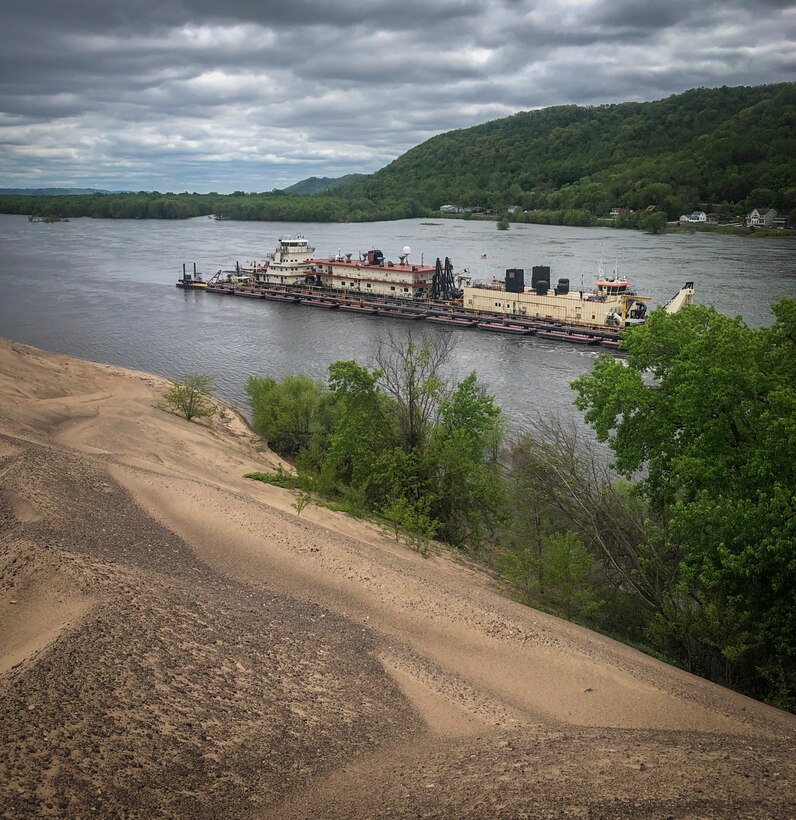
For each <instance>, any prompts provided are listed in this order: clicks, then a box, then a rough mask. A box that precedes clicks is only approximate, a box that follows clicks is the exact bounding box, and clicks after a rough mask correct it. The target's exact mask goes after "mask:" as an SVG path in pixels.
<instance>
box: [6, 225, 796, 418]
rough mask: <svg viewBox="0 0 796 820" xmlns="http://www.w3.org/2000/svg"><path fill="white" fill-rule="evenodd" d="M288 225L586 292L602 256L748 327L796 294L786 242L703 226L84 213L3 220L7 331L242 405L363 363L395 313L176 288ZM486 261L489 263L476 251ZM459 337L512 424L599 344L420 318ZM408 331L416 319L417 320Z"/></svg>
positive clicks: (271, 242)
mask: <svg viewBox="0 0 796 820" xmlns="http://www.w3.org/2000/svg"><path fill="white" fill-rule="evenodd" d="M284 233H302V234H304V235H305V236H307V238H308V239H309V240H310V241H311V243H312V244H314V245H315V246H316V248H317V255H318V256H329V255H333V254H336V253H337V252H338V250H340V251H342V252H343V253H347V252H354V253H357V252H359V251H364V250H368V249H369V248H371V247H378V248H381V249H382V250H383V251H384V253H385V255H386V257H387V258H388V259H394V260H396V261H397V258H398V254H399V253H400V252H401V249H402V248H403V246H404V245H409V246H410V247H411V248H412V253H411V256H410V259H411V260H412V261H416V262H420V261H421V259H422V261H425V262H426V263H433V262H434V260H435V259H436V258H437V256H440V257H445V256H450V257H451V259H452V260H453V263H454V267H455V269H456V270H457V271H458V270H461V269H464V268H467V269H469V270H470V272H471V273H472V274H473V275H474V276H475V277H476V278H484V279H489V278H491V277H492V276H493V275H498V276H501V277H502V274H503V272H504V271H505V269H506V268H512V267H524V268H526V269H530V267H531V266H532V265H537V264H549V265H550V266H551V268H552V276H553V278H554V279H557V278H560V277H566V278H569V280H570V281H571V282H572V285H573V287H577V286H578V285H579V284H580V283H581V282H583V284H584V286H585V287H586V288H589V287H590V286H591V285H592V283H593V281H594V279H595V278H596V274H597V268H598V265H599V261H600V258H601V255H602V256H604V259H605V267H606V269H609V270H612V269H613V268H614V265H615V264H616V263H617V262H618V267H619V271H620V272H621V273H622V274H625V275H627V276H628V277H629V278H630V279H631V281H632V282H633V283H634V285H635V286H636V289H637V291H638V292H639V293H642V294H645V295H649V296H652V297H653V299H654V300H655V302H656V303H657V304H660V303H661V302H665V301H666V300H667V299H669V298H670V297H671V296H673V295H674V294H675V293H676V292H677V290H678V289H679V288H680V287H681V286H682V285H683V284H684V283H685V282H686V281H687V280H693V281H694V282H695V283H696V289H697V296H696V298H697V301H699V302H703V303H709V304H714V305H715V306H716V307H717V308H718V309H719V310H720V311H722V312H724V313H728V314H741V315H742V316H743V317H744V319H745V320H746V321H747V322H749V323H750V324H752V325H762V324H768V323H769V322H770V321H771V316H770V312H769V306H770V304H771V303H772V302H773V301H775V300H776V299H778V298H780V297H781V296H783V295H789V296H796V271H795V270H794V258H795V257H796V254H795V253H794V251H796V242H794V240H793V239H792V238H787V239H781V240H779V239H774V240H770V239H768V240H765V239H764V240H761V239H750V238H743V237H729V236H715V235H707V234H693V235H669V236H648V235H646V234H642V233H637V232H634V231H617V230H611V229H603V228H567V227H553V226H535V225H516V226H512V228H511V230H509V231H505V232H503V231H497V230H496V229H495V226H494V223H491V222H490V223H487V222H478V221H468V222H465V221H444V222H442V224H423V222H422V221H420V220H402V221H400V222H379V223H367V224H350V225H349V224H346V225H329V224H289V223H288V224H286V223H262V222H226V221H215V220H211V219H206V218H198V219H192V220H188V221H185V222H173V221H128V220H124V221H113V220H92V219H77V220H73V221H71V222H67V223H53V224H49V225H48V224H44V223H29V222H28V221H27V218H25V217H20V216H5V215H0V250H1V251H2V252H1V253H0V286H1V288H2V289H1V290H0V293H2V296H1V297H0V335H4V336H10V337H11V338H14V339H17V340H19V341H22V342H26V343H28V344H32V345H36V346H38V347H42V348H45V349H47V350H54V351H58V352H62V353H68V354H70V355H73V356H78V357H81V358H87V359H93V360H96V361H103V362H109V363H112V364H119V365H123V366H126V367H132V368H136V369H139V370H148V371H152V372H155V373H159V374H162V375H165V376H171V377H174V376H179V375H182V374H184V373H187V372H202V373H209V374H210V375H212V376H213V377H214V379H215V382H216V385H217V388H218V392H219V393H220V395H222V396H223V397H224V398H225V399H227V400H228V401H231V402H232V403H234V404H236V405H238V406H240V407H243V408H245V393H244V389H243V388H244V385H245V382H246V379H247V377H248V376H250V375H254V374H257V375H266V374H267V375H273V376H281V375H283V374H285V373H306V374H308V375H310V376H313V377H316V378H324V377H325V375H326V369H327V367H328V365H329V364H330V363H331V362H333V361H336V360H338V359H357V360H359V361H361V362H365V363H367V362H369V360H370V352H371V350H372V349H373V344H374V340H375V339H376V338H377V337H378V335H379V334H380V333H382V332H383V331H384V329H385V328H386V327H391V328H393V329H394V330H395V331H397V332H405V331H406V327H405V325H404V323H402V322H401V321H400V320H389V319H384V318H381V317H364V316H351V315H350V314H349V315H346V316H342V315H339V314H337V313H335V312H328V311H321V310H314V309H312V308H308V307H302V306H297V305H289V304H288V305H283V304H278V303H274V302H263V301H259V300H257V301H254V300H249V299H237V298H234V297H229V296H218V295H214V294H205V293H199V292H191V291H187V292H186V291H182V290H178V289H177V288H175V287H174V282H175V281H176V279H177V277H178V275H179V274H180V272H181V266H182V263H183V262H189V263H190V262H194V261H195V262H197V264H198V267H199V269H200V270H205V271H210V272H215V271H216V270H218V269H219V268H222V267H223V268H229V267H232V266H233V265H234V263H235V261H236V260H240V261H241V262H243V261H248V260H252V259H254V260H263V259H264V258H265V254H266V253H268V252H270V251H272V250H273V249H274V246H275V244H276V240H277V238H278V237H279V236H280V235H281V234H284ZM483 257H486V258H483ZM421 327H422V330H423V331H424V332H426V333H429V334H432V335H436V334H446V333H452V334H454V337H455V347H454V354H453V358H452V361H451V365H450V368H451V375H454V376H458V377H462V376H464V375H466V374H467V373H469V372H470V371H471V370H476V371H477V372H478V374H479V377H480V378H481V380H482V381H483V382H485V383H486V384H487V385H488V386H489V388H490V390H492V391H493V392H494V394H495V395H496V397H497V399H498V401H499V402H500V404H501V405H502V406H503V408H504V410H505V411H506V413H507V415H508V417H509V419H510V422H511V423H512V425H513V426H514V427H515V428H519V429H527V428H528V427H529V426H531V425H532V423H533V420H534V417H535V415H536V414H537V413H542V414H545V413H551V412H559V411H563V412H565V413H575V412H576V411H574V410H573V408H572V391H571V390H570V389H569V386H568V385H569V382H570V381H571V380H572V379H574V378H576V377H577V376H578V375H580V374H581V373H583V372H586V371H588V370H589V368H590V367H591V363H592V361H593V360H594V358H595V356H596V355H598V354H597V352H596V351H593V350H586V349H583V348H580V347H577V346H574V345H573V346H571V347H570V346H568V345H566V344H564V343H560V342H559V343H555V342H543V341H541V340H538V339H535V338H534V337H522V338H515V337H510V336H501V335H498V334H490V333H483V332H479V331H477V330H459V329H456V330H450V329H446V328H441V327H439V326H430V325H429V326H423V325H421ZM413 329H414V330H415V331H416V332H417V331H418V330H420V328H417V327H415V328H413Z"/></svg>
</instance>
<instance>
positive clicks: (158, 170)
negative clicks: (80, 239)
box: [0, 0, 796, 191]
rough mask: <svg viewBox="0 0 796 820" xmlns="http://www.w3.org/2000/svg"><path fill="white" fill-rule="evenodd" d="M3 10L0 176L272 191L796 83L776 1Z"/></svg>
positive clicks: (44, 5)
mask: <svg viewBox="0 0 796 820" xmlns="http://www.w3.org/2000/svg"><path fill="white" fill-rule="evenodd" d="M0 14H2V19H1V20H0V186H4V187H5V186H12V185H25V186H28V185H37V184H40V185H55V184H69V185H86V184H97V185H102V186H103V187H118V188H136V189H138V188H158V189H160V190H166V189H169V190H200V191H201V190H217V191H230V190H234V189H238V188H244V189H246V190H268V189H270V188H272V187H283V186H285V185H289V184H291V183H292V182H295V181H297V180H298V179H301V178H303V177H306V176H310V175H324V176H337V175H340V174H343V173H349V172H353V171H359V172H370V171H374V170H376V169H377V168H379V167H381V166H383V165H385V164H386V163H388V162H390V161H391V160H392V159H394V158H395V157H396V156H398V155H399V154H400V153H402V152H403V151H405V150H407V149H409V148H410V147H412V146H413V145H416V144H418V143H419V142H422V141H423V140H425V139H427V138H429V137H430V136H432V135H434V134H436V133H440V132H442V131H447V130H450V129H453V128H462V127H467V126H469V125H473V124H476V123H479V122H484V121H486V120H489V119H494V118H496V117H500V116H505V115H507V114H510V113H512V112H515V111H519V110H526V109H530V108H535V107H542V106H547V105H556V104H567V103H578V104H597V103H605V102H616V101H621V100H646V99H656V98H659V97H663V96H667V95H669V94H673V93H677V92H679V91H683V90H685V89H687V88H691V87H694V86H699V85H702V86H714V85H725V84H726V85H751V84H758V83H764V82H781V81H785V80H793V79H796V76H795V75H794V67H795V65H796V49H794V45H793V43H794V40H796V37H795V36H794V35H796V7H794V4H793V3H787V2H779V1H778V0H770V2H765V1H764V0H760V1H759V2H745V3H741V2H739V0H726V2H720V0H703V2H702V3H700V4H696V3H693V2H685V1H684V0H668V2H667V3H661V4H655V5H651V4H642V3H638V2H634V0H591V2H588V1H586V2H584V1H583V0H550V2H534V1H533V0H527V1H525V0H484V1H483V2H475V0H404V2H402V3H395V2H394V0H370V2H368V0H366V1H365V2H364V4H363V2H362V0H329V1H328V2H323V3H321V2H318V0H293V2H290V3H285V2H272V1H269V2H258V1H257V0H230V1H227V0H225V2H224V3H219V2H217V0H214V1H213V2H211V0H158V2H155V0H126V2H125V3H124V4H117V3H108V2H98V0H72V2H69V3H64V2H63V0H40V2H38V3H36V4H33V3H26V4H22V3H21V2H14V3H13V4H12V5H11V7H10V8H9V7H8V4H6V5H4V7H3V11H2V12H0Z"/></svg>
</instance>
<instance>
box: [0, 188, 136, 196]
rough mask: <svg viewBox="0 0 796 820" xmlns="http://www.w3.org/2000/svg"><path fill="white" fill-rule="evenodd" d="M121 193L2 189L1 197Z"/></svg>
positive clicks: (76, 189)
mask: <svg viewBox="0 0 796 820" xmlns="http://www.w3.org/2000/svg"><path fill="white" fill-rule="evenodd" d="M111 193H116V194H118V193H122V192H121V191H103V190H101V189H99V188H0V196H82V195H85V194H111Z"/></svg>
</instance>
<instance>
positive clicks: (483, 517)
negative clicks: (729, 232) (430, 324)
mask: <svg viewBox="0 0 796 820" xmlns="http://www.w3.org/2000/svg"><path fill="white" fill-rule="evenodd" d="M772 310H773V312H774V314H775V319H776V321H775V324H774V326H773V327H771V328H763V329H760V330H752V329H750V328H749V327H747V326H746V325H745V324H744V323H743V322H742V321H741V320H740V319H739V318H736V319H730V318H728V317H724V316H722V315H721V314H718V313H717V312H716V311H715V310H713V309H712V308H707V307H703V306H693V307H689V308H687V309H685V310H684V311H682V312H681V313H679V314H675V315H670V314H667V313H665V311H662V310H657V311H655V312H654V313H653V314H652V315H651V316H650V318H649V320H648V322H647V323H646V324H645V325H643V326H641V327H638V328H634V329H632V330H630V331H629V332H627V333H626V334H625V336H624V340H623V346H624V347H625V349H626V351H627V353H628V356H627V359H625V360H624V361H623V362H617V361H615V360H614V359H612V358H611V357H605V356H603V357H599V358H598V359H597V361H596V364H595V367H594V370H593V372H592V373H591V374H590V375H587V376H583V377H581V378H580V379H578V380H576V381H575V382H574V383H573V384H572V387H573V389H574V390H575V392H576V394H577V400H576V404H577V406H578V407H579V409H580V410H582V411H583V412H584V414H585V419H586V421H587V422H588V423H590V424H591V425H592V426H593V428H594V430H595V433H596V435H597V439H598V440H599V441H603V442H607V443H608V444H609V446H610V447H611V449H612V450H613V453H614V459H615V463H614V468H613V469H608V468H606V467H605V466H604V465H603V464H601V460H600V458H599V456H598V455H597V453H596V451H595V450H594V448H593V445H592V444H591V443H590V442H589V441H588V440H587V439H586V438H584V437H583V436H582V435H578V434H577V433H576V431H575V428H574V427H571V426H569V425H566V424H564V423H563V422H562V421H561V420H556V419H553V420H550V421H548V422H542V420H541V419H540V420H539V422H538V423H537V424H536V425H535V433H534V434H533V435H524V436H521V437H519V438H514V439H512V438H511V437H510V436H509V435H508V431H507V430H506V427H505V422H504V419H503V416H502V412H501V409H500V407H499V406H498V405H496V404H495V402H494V400H493V398H492V397H491V396H489V395H488V394H486V393H485V392H484V391H483V389H482V388H481V386H480V385H479V382H478V378H477V374H476V373H475V372H473V373H471V374H470V375H469V376H468V377H467V378H465V379H464V380H462V381H461V382H459V383H458V384H452V383H446V382H445V381H444V380H442V379H441V377H440V371H441V367H442V365H443V364H444V362H445V361H446V360H447V358H448V355H449V345H450V339H449V337H444V338H443V339H442V340H440V339H438V338H436V337H427V336H425V335H423V334H420V335H418V334H415V333H413V332H412V331H409V332H408V334H407V335H406V336H398V335H394V334H389V335H388V336H386V337H384V338H382V339H380V340H379V342H378V344H377V346H376V350H375V353H374V356H373V364H374V365H375V368H374V369H372V370H371V369H368V368H367V367H363V366H362V365H360V364H358V363H357V362H354V361H348V362H343V361H341V362H336V363H335V364H333V365H331V366H330V368H329V378H328V382H326V383H324V382H322V381H314V380H312V379H309V378H307V377H304V376H301V375H292V376H286V377H284V378H283V379H281V380H275V379H272V378H262V377H253V378H251V379H250V380H249V382H248V385H247V392H248V394H249V397H250V401H251V407H252V411H253V422H252V424H253V429H254V430H255V431H256V432H257V433H259V434H260V435H262V436H263V438H264V439H265V440H267V441H268V442H269V445H270V446H271V447H272V448H273V449H274V450H275V451H276V452H277V453H278V454H279V455H281V456H283V457H284V458H286V459H288V460H289V461H290V462H291V463H292V464H293V467H294V471H293V472H290V473H287V472H285V471H283V470H277V472H276V473H268V472H262V471H258V472H255V473H251V474H248V475H247V476H246V477H248V478H252V479H256V480H259V481H264V482H266V483H268V484H272V485H275V486H280V487H283V488H289V489H294V490H298V491H300V492H301V493H304V494H313V495H314V497H315V498H317V499H318V500H319V501H320V502H321V503H324V504H327V505H331V508H333V509H337V510H342V511H345V512H348V513H351V514H353V515H355V516H358V517H363V518H365V519H368V520H372V521H375V522H378V523H379V524H380V525H381V526H383V527H385V528H386V529H387V530H388V531H390V532H391V533H392V534H393V536H394V537H395V539H396V540H403V541H404V542H405V543H407V544H409V545H411V546H412V547H413V548H414V549H416V550H417V551H418V552H420V553H421V554H423V555H426V554H427V553H428V548H429V544H430V543H431V541H432V540H433V539H436V540H437V541H439V542H443V543H445V544H447V545H448V546H449V547H452V548H454V549H457V550H460V551H462V552H463V553H465V554H467V555H469V556H470V557H471V558H473V559H475V560H478V561H480V562H482V563H483V564H485V565H486V566H488V567H489V568H490V569H491V570H492V571H495V572H497V573H498V574H499V576H500V578H501V579H502V582H503V583H504V584H505V585H506V587H507V589H509V590H510V591H511V593H512V595H513V596H515V597H516V598H517V600H520V601H523V602H524V603H527V604H530V605H532V606H534V607H537V608H542V609H544V610H546V611H549V612H552V613H554V614H557V615H560V616H561V617H564V618H566V619H567V620H577V621H579V622H581V623H584V624H586V625H588V626H592V627H594V628H596V629H598V630H601V631H603V632H605V633H607V634H610V635H612V636H613V637H617V638H619V639H620V640H625V641H628V642H629V643H631V644H632V645H634V646H639V647H644V649H645V651H648V652H650V653H652V654H654V655H655V656H656V657H661V658H665V659H667V660H668V661H670V662H672V663H675V664H678V665H680V666H682V667H683V668H685V669H687V670H688V671H691V672H696V673H697V674H700V675H703V676H705V677H707V678H709V679H711V680H714V681H716V682H719V683H722V684H724V685H727V686H731V687H735V688H738V689H739V690H740V691H743V692H745V693H746V694H750V695H752V696H754V697H758V698H761V699H763V700H766V701H767V702H770V703H775V704H777V705H779V706H781V707H782V708H786V709H791V710H796V643H795V642H794V641H793V639H792V635H791V634H790V624H792V623H793V622H794V621H796V592H794V590H796V577H794V576H793V570H794V567H793V566H792V554H791V553H792V548H793V544H794V543H796V532H794V531H793V530H794V523H793V522H794V519H795V518H796V516H795V515H794V512H796V511H795V510H794V506H793V505H794V503H796V472H794V469H796V467H794V465H796V438H793V436H792V434H791V433H789V432H788V430H789V429H790V428H791V427H792V424H791V422H790V420H789V414H790V413H791V411H792V410H793V408H796V392H794V386H793V384H794V381H793V373H792V372H791V371H792V369H793V368H792V361H796V350H794V349H793V340H794V339H796V301H794V300H792V299H787V298H784V299H782V300H781V301H780V302H778V303H777V304H775V305H774V306H773V308H772ZM722 351H725V354H724V355H723V354H722ZM739 352H741V355H740V357H739V356H738V353H739ZM748 359H751V360H752V361H753V362H754V364H753V365H749V364H746V362H747V360H748ZM695 361H698V362H700V366H699V369H697V370H694V368H693V362H695ZM739 361H740V362H742V364H741V365H740V366H741V368H742V371H743V373H742V374H741V373H738V372H736V370H737V366H738V362H739ZM649 372H654V373H655V374H656V376H655V381H654V383H649V379H648V378H647V375H646V374H648V373H649ZM728 396H732V399H728ZM722 408H723V409H722ZM642 410H643V412H642ZM775 452H776V453H778V455H777V456H776V457H775V456H774V453H775ZM791 462H792V463H791ZM785 465H791V466H785ZM640 475H645V476H646V477H644V478H639V476H640ZM706 527H708V530H707V531H706ZM752 533H754V535H752ZM750 578H754V579H756V580H755V582H754V583H751V584H750V580H749V579H750ZM772 589H773V590H776V592H773V593H772V591H771V590H772Z"/></svg>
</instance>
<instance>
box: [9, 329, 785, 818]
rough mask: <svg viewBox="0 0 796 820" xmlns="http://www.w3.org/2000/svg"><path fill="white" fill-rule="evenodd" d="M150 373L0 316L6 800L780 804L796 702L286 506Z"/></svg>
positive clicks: (746, 810)
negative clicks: (637, 646) (164, 405)
mask: <svg viewBox="0 0 796 820" xmlns="http://www.w3.org/2000/svg"><path fill="white" fill-rule="evenodd" d="M164 384H165V383H164V381H163V380H162V379H159V378H157V377H154V376H151V375H148V374H143V373H136V372H133V371H125V370H123V369H121V368H116V367H111V366H107V365H96V364H91V363H88V362H81V361H78V360H73V359H69V358H67V357H63V356H57V355H52V354H47V353H44V352H42V351H37V350H35V349H33V348H29V347H27V346H24V345H19V344H17V343H13V342H10V341H7V340H2V341H0V524H2V529H0V569H2V575H0V578H1V579H2V585H0V636H2V641H1V642H0V704H2V706H0V708H1V709H2V715H1V716H2V718H3V720H2V723H0V741H2V742H0V805H5V806H9V807H10V811H11V813H8V812H6V814H5V815H4V816H21V815H25V814H29V815H37V816H46V815H49V816H63V815H64V812H65V811H68V812H69V813H70V814H71V815H72V816H79V815H81V814H83V813H87V812H91V813H97V812H98V813H100V814H104V815H106V816H118V815H119V813H120V812H122V813H125V814H127V815H130V816H142V817H143V816H153V814H158V813H165V814H168V815H178V816H208V814H209V813H212V814H214V815H215V816H240V815H246V816H253V815H256V816H260V815H262V816H268V817H282V816H284V817H303V816H307V817H309V816H327V817H356V816H374V817H400V816H437V817H448V816H450V817H483V816H501V817H502V816H505V817H519V816H529V817H531V816H573V817H576V816H631V815H632V816H638V815H639V813H641V814H644V815H646V816H670V815H672V816H748V817H754V816H758V817H762V816H794V815H796V765H795V764H794V758H796V755H794V748H795V741H796V719H794V718H793V716H790V715H786V714H783V713H781V712H778V711H776V710H773V709H770V708H768V707H765V706H763V705H762V704H758V703H755V702H753V701H751V700H749V699H747V698H744V697H742V696H740V695H737V694H735V693H732V692H729V691H727V690H724V689H722V688H720V687H716V686H713V685H712V684H709V683H707V682H705V681H701V680H699V679H696V678H693V677H692V676H689V675H687V674H685V673H683V672H680V671H679V670H675V669H672V668H671V667H668V666H666V665H665V664H661V663H660V662H658V661H656V660H654V659H652V658H648V657H645V656H643V655H640V654H639V653H637V652H635V651H634V650H631V649H629V648H628V647H625V646H622V645H620V644H618V643H616V642H614V641H611V640H610V639H607V638H604V637H602V636H599V635H595V634H593V633H590V632H588V631H587V630H584V629H582V628H580V627H577V626H574V625H571V624H566V623H563V622H561V621H559V620H557V619H555V618H552V617H550V616H547V615H545V614H543V613H539V612H535V611H533V610H530V609H527V608H525V607H521V606H520V605H518V604H515V603H513V602H511V601H509V600H507V599H506V598H504V597H502V596H501V595H500V594H499V591H498V590H497V589H496V587H495V583H494V581H493V580H492V579H491V578H489V577H488V576H487V575H485V574H482V573H479V572H478V571H476V570H474V569H473V568H472V567H468V566H465V565H462V564H461V563H460V562H457V561H455V560H452V559H451V558H450V557H449V556H447V555H446V554H445V553H444V552H442V551H435V552H434V554H433V556H432V558H431V559H429V560H423V559H422V558H420V557H419V556H417V555H416V554H414V553H410V552H408V551H406V550H405V549H404V548H403V547H401V546H399V545H396V544H395V543H394V542H392V541H390V540H389V539H388V538H386V537H385V536H383V535H381V534H380V533H379V532H378V530H377V529H376V528H374V527H373V526H371V525H367V524H363V523H362V522H357V521H354V520H352V519H349V518H348V517H346V516H344V515H342V514H339V513H333V512H331V511H328V510H325V509H322V508H318V507H315V506H314V505H313V506H311V507H310V508H308V509H307V510H306V511H305V512H304V513H303V514H302V516H301V518H300V519H298V518H297V517H296V515H295V512H294V511H293V510H292V509H291V507H290V504H291V502H292V500H293V496H292V495H291V494H290V493H289V492H288V491H284V490H280V489H279V488H273V487H268V486H266V485H263V484H260V483H257V482H251V481H248V480H246V479H243V478H242V475H243V474H244V473H245V472H248V471H251V470H255V469H264V468H265V469H271V468H273V467H274V466H275V465H276V464H277V463H278V462H279V460H278V459H277V458H276V457H275V456H274V455H273V454H272V453H269V452H268V451H267V450H264V449H263V448H262V446H261V445H260V443H259V442H258V441H257V440H256V439H255V438H254V437H253V436H252V435H251V434H250V432H249V431H248V430H247V428H246V426H245V424H244V423H243V422H242V421H241V419H240V418H238V417H237V416H235V415H234V414H233V413H228V414H227V416H226V418H225V419H224V420H216V421H214V422H213V424H212V426H210V427H202V426H200V425H197V424H188V423H186V422H184V421H183V420H181V419H178V418H176V417H174V416H171V415H169V414H167V413H164V412H163V411H162V410H159V409H158V408H157V402H158V398H159V395H160V393H161V391H162V389H163V387H164ZM11 601H14V603H11ZM3 659H5V660H6V665H5V671H2V670H3V663H2V661H3ZM31 706H32V707H33V708H31ZM617 761H620V763H621V765H618V764H617ZM432 775H433V776H432ZM715 783H721V784H722V787H721V790H717V789H716V788H715ZM711 784H714V787H711Z"/></svg>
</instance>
